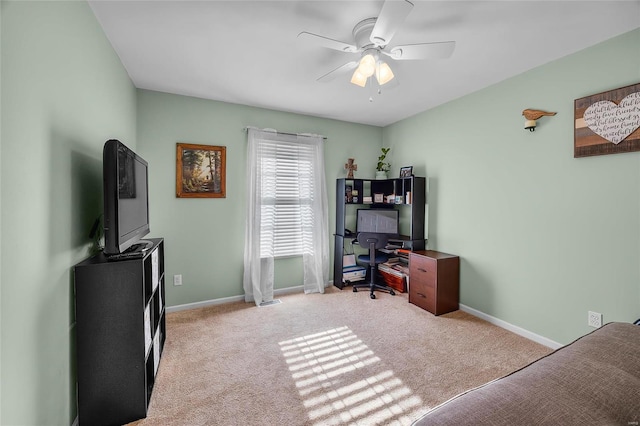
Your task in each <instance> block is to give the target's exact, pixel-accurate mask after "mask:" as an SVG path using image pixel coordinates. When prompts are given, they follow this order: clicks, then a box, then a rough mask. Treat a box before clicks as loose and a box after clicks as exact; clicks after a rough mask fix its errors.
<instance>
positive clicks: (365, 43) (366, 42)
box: [353, 18, 384, 49]
mask: <svg viewBox="0 0 640 426" xmlns="http://www.w3.org/2000/svg"><path fill="white" fill-rule="evenodd" d="M377 19H378V18H367V19H365V20H362V21H360V22H358V23H357V24H356V26H355V27H353V39H354V40H355V42H356V46H357V47H358V49H366V48H368V47H375V45H374V44H373V43H372V42H371V39H370V37H371V32H372V31H373V27H374V26H375V25H376V21H377ZM383 41H384V40H383Z"/></svg>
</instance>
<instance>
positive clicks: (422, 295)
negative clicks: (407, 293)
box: [416, 293, 427, 299]
mask: <svg viewBox="0 0 640 426" xmlns="http://www.w3.org/2000/svg"><path fill="white" fill-rule="evenodd" d="M416 294H417V295H418V296H420V297H422V298H424V299H426V298H427V296H425V295H424V294H422V293H416Z"/></svg>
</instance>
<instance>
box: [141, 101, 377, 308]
mask: <svg viewBox="0 0 640 426" xmlns="http://www.w3.org/2000/svg"><path fill="white" fill-rule="evenodd" d="M246 126H256V127H260V128H262V127H268V128H275V129H278V130H280V131H285V132H309V133H317V134H322V135H324V136H326V137H327V138H328V139H327V141H326V142H325V163H326V177H327V190H328V198H329V216H330V229H331V230H333V229H334V227H335V201H334V200H335V179H336V178H338V177H344V176H345V171H344V164H345V162H346V160H347V158H349V157H354V158H355V159H356V163H358V164H359V169H360V171H359V172H356V176H358V177H363V178H364V177H368V178H371V177H373V175H374V174H375V160H376V158H377V152H378V150H379V147H380V146H381V143H382V129H381V128H379V127H372V126H365V125H359V124H352V123H346V122H342V121H335V120H328V119H322V118H316V117H310V116H304V115H298V114H291V113H286V112H278V111H272V110H266V109H261V108H253V107H247V106H242V105H235V104H228V103H223V102H216V101H209V100H203V99H198V98H191V97H186V96H177V95H171V94H166V93H159V92H151V91H146V90H139V91H138V153H139V154H140V155H141V156H142V157H143V158H144V159H145V160H147V161H148V162H149V164H150V166H149V177H150V183H149V186H150V188H149V204H150V207H151V212H150V215H151V217H150V222H151V231H152V234H153V235H156V236H162V237H164V238H165V258H166V274H167V286H166V291H167V303H168V304H169V305H180V304H185V303H192V302H199V301H206V300H211V299H219V298H223V297H230V296H238V295H242V294H244V291H243V290H242V270H243V256H244V223H245V217H246V215H245V196H246V195H245V192H246V191H245V186H246V182H245V169H246V144H247V135H246V132H245V131H244V130H243V129H244V128H245V127H246ZM178 142H183V143H195V144H204V145H222V146H226V149H227V185H226V193H227V196H226V198H224V199H220V198H216V199H187V198H180V199H178V198H176V196H175V192H176V177H175V176H176V175H175V164H176V143H178ZM175 274H182V276H183V285H182V286H181V287H176V286H173V275H175ZM275 275H276V276H275V279H276V283H275V287H276V289H278V288H284V287H290V286H299V285H301V283H302V264H301V261H300V260H299V259H285V260H279V261H277V262H276V272H275Z"/></svg>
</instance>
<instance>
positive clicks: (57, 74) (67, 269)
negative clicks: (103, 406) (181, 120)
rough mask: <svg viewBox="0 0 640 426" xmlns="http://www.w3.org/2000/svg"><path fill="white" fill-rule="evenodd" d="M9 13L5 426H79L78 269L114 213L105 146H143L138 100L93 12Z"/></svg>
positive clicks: (12, 9)
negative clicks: (103, 219)
mask: <svg viewBox="0 0 640 426" xmlns="http://www.w3.org/2000/svg"><path fill="white" fill-rule="evenodd" d="M0 7H1V8H2V9H1V10H2V16H1V19H2V24H1V31H2V33H1V36H2V37H1V38H2V42H1V43H2V44H1V53H2V63H1V66H2V70H1V84H2V94H1V99H0V100H1V104H2V120H1V135H2V157H1V162H2V163H1V169H0V182H1V189H0V190H1V193H2V205H1V209H0V224H1V229H0V233H1V234H2V240H1V245H0V250H1V257H0V264H1V273H0V277H1V281H0V283H1V291H2V300H1V303H2V306H1V314H0V317H1V327H2V328H1V340H2V358H1V359H2V384H1V389H2V401H1V407H2V417H1V418H0V423H1V424H3V425H70V424H71V422H72V421H73V419H74V418H75V416H76V406H75V366H74V365H75V344H74V340H73V339H74V338H73V336H74V328H73V326H74V323H73V321H74V318H73V292H72V289H73V285H72V275H71V268H72V267H73V265H74V264H75V263H77V262H78V261H80V260H82V259H84V258H86V257H87V256H88V249H89V238H88V233H89V230H90V227H91V225H92V223H93V220H94V219H95V218H96V217H97V216H98V215H99V214H100V212H101V211H102V145H103V144H104V141H105V140H107V139H109V138H111V137H118V138H121V139H122V140H123V141H125V142H127V143H130V144H132V145H134V146H135V137H136V133H135V132H136V110H135V102H136V92H135V88H134V87H133V85H132V84H131V82H130V80H129V78H128V76H127V73H126V72H125V70H124V68H123V66H122V64H121V63H120V61H119V59H118V57H117V55H116V54H115V52H114V51H113V49H112V47H111V46H110V44H109V42H108V40H107V39H106V37H105V36H104V33H103V32H102V29H101V28H100V26H99V25H98V22H97V21H96V19H95V16H94V15H93V13H92V11H91V9H90V8H89V6H88V5H87V4H86V3H84V2H6V1H2V3H1V4H0Z"/></svg>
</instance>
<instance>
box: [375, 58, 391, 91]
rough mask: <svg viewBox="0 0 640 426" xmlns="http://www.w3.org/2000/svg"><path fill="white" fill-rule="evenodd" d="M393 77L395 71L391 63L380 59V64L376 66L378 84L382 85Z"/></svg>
mask: <svg viewBox="0 0 640 426" xmlns="http://www.w3.org/2000/svg"><path fill="white" fill-rule="evenodd" d="M393 77H394V75H393V71H391V67H390V66H389V64H387V63H386V62H384V61H380V62H379V63H378V66H376V79H377V80H378V84H379V85H380V86H382V85H384V84H386V83H388V82H390V81H391V80H393Z"/></svg>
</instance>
